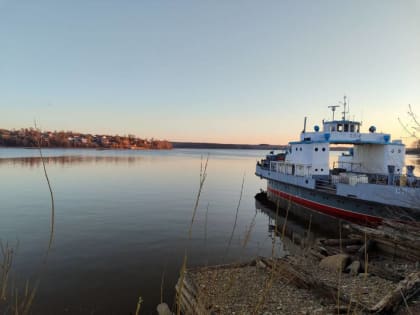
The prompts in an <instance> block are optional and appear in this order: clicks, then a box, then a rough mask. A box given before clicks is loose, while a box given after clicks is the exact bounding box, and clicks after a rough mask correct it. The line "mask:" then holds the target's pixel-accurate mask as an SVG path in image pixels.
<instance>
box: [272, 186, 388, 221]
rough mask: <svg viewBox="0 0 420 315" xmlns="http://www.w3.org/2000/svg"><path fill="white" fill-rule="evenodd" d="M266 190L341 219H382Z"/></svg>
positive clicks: (274, 190) (277, 191) (273, 190)
mask: <svg viewBox="0 0 420 315" xmlns="http://www.w3.org/2000/svg"><path fill="white" fill-rule="evenodd" d="M268 190H269V191H270V192H272V193H273V194H275V195H277V196H279V197H281V198H283V199H285V200H290V201H293V202H294V203H296V204H299V205H302V206H304V207H307V208H309V209H313V210H316V211H319V212H322V213H326V214H329V215H332V216H335V217H340V218H343V219H348V220H352V221H354V220H357V221H364V222H366V221H367V222H371V223H378V222H381V221H382V219H381V218H379V217H374V216H370V215H367V214H362V213H356V212H353V211H349V210H345V209H341V208H335V207H331V206H327V205H324V204H321V203H318V202H315V201H311V200H308V199H304V198H301V197H297V196H294V195H290V194H287V193H285V192H282V191H279V190H276V189H273V188H270V187H268Z"/></svg>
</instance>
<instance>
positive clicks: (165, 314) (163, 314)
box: [156, 303, 172, 315]
mask: <svg viewBox="0 0 420 315" xmlns="http://www.w3.org/2000/svg"><path fill="white" fill-rule="evenodd" d="M156 310H157V312H158V314H159V315H172V312H171V310H170V309H169V306H168V304H166V303H160V304H159V305H158V306H157V307H156Z"/></svg>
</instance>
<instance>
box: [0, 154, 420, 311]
mask: <svg viewBox="0 0 420 315" xmlns="http://www.w3.org/2000/svg"><path fill="white" fill-rule="evenodd" d="M265 153H266V152H265V151H258V150H249V151H248V150H181V149H179V150H171V151H113V150H107V151H97V150H60V149H54V150H43V154H44V155H45V156H46V159H45V160H46V162H47V165H46V166H47V170H48V174H49V177H50V180H51V184H52V186H53V191H54V198H55V206H56V217H55V234H54V243H53V246H52V251H51V253H50V256H49V258H48V263H47V269H46V270H45V271H44V272H43V273H42V275H41V284H40V287H39V290H38V292H37V296H36V299H35V304H34V307H33V314H61V313H65V314H130V312H134V310H135V307H136V303H137V300H138V297H139V296H142V298H143V300H144V303H143V306H142V310H143V312H142V313H143V314H152V313H153V312H154V309H155V307H156V305H157V304H158V303H159V301H160V286H161V281H162V277H163V279H164V286H163V287H164V292H163V298H164V300H165V301H167V302H168V304H170V305H171V304H172V303H173V296H174V285H175V282H176V280H177V277H178V275H179V269H180V266H181V263H182V259H183V255H184V253H185V250H186V249H187V253H188V266H198V265H205V264H218V263H226V262H232V261H235V262H237V261H241V260H247V259H250V258H253V257H255V256H256V255H270V253H271V246H272V241H271V235H272V233H270V229H271V230H272V220H271V219H270V218H269V216H268V215H267V214H266V211H260V210H258V209H257V207H256V203H255V200H254V195H255V194H256V193H257V192H259V191H260V189H265V187H266V184H265V181H263V180H260V179H259V178H257V177H256V176H255V175H254V170H255V162H256V160H257V159H259V158H261V157H262V156H263V155H264V154H265ZM207 154H209V164H208V170H207V173H208V175H207V179H206V182H205V184H204V188H203V192H202V195H201V198H200V204H199V207H198V212H197V215H196V217H195V222H194V225H193V231H192V232H193V233H192V238H191V240H189V241H188V240H187V236H188V227H189V224H190V221H191V215H192V210H193V206H194V202H195V198H196V194H197V191H198V186H199V174H200V165H201V163H202V157H204V158H205V157H206V156H207ZM407 162H408V163H409V164H414V165H416V166H417V168H420V157H419V156H407ZM0 174H1V176H2V181H1V182H2V184H1V189H0V200H1V206H0V218H1V220H0V239H1V240H2V241H3V242H6V241H8V242H9V243H10V244H13V245H15V244H16V242H17V241H18V242H19V246H18V250H17V255H16V258H15V262H14V274H13V277H14V279H16V283H17V286H18V287H19V286H20V287H21V288H22V287H23V283H24V282H25V281H26V280H30V281H31V282H34V281H35V280H36V279H37V278H38V275H39V270H40V268H41V263H42V259H43V257H44V253H45V250H46V248H47V245H48V239H49V231H50V214H51V210H50V199H49V191H48V187H47V184H46V181H45V178H44V175H43V169H42V164H41V160H40V159H39V152H38V151H37V150H28V149H4V148H3V149H0ZM243 178H245V181H244V188H243V195H242V199H241V203H240V207H239V212H238V219H237V225H236V229H235V232H234V235H233V240H232V242H231V245H230V247H229V248H227V247H228V243H229V239H230V236H231V234H232V229H233V226H234V222H235V214H236V209H237V206H238V201H239V198H240V192H241V184H242V179H243ZM258 208H260V207H258ZM207 209H208V210H207ZM206 212H207V216H206ZM206 217H207V219H206ZM270 224H271V225H270ZM300 229H301V230H304V229H305V227H301V228H300ZM249 230H250V231H251V237H250V240H249V242H248V243H247V244H246V246H243V240H244V238H245V234H246V233H247V231H249ZM277 244H279V245H278V253H279V255H280V254H281V253H282V249H281V244H280V242H278V243H277Z"/></svg>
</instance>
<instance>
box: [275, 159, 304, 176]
mask: <svg viewBox="0 0 420 315" xmlns="http://www.w3.org/2000/svg"><path fill="white" fill-rule="evenodd" d="M311 168H312V165H311V164H297V163H288V162H284V161H271V162H270V171H271V172H276V173H280V174H286V175H294V176H302V177H305V176H311Z"/></svg>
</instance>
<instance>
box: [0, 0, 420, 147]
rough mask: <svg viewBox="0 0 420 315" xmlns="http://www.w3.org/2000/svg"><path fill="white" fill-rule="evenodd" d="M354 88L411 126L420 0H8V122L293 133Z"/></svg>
mask: <svg viewBox="0 0 420 315" xmlns="http://www.w3.org/2000/svg"><path fill="white" fill-rule="evenodd" d="M344 95H347V97H348V100H349V106H350V117H351V118H355V119H358V120H362V121H363V128H362V130H365V131H366V130H367V129H368V128H369V126H371V125H375V126H376V128H377V130H378V131H384V132H391V133H392V134H393V138H394V139H395V138H401V137H405V136H406V134H405V132H404V131H403V128H402V127H401V126H400V124H399V122H398V117H400V119H402V120H403V121H407V122H408V116H407V114H406V113H407V110H408V104H411V105H412V107H413V109H414V110H415V111H416V112H417V113H419V114H420V0H404V1H400V0H395V1H394V0H393V1H391V0H369V1H366V0H353V1H344V0H329V1H326V0H317V1H313V0H308V1H304V0H293V1H282V0H274V1H266V0H261V1H246V0H243V1H235V0H223V1H222V0H208V1H200V0H191V1H182V0H168V1H160V0H153V1H134V0H133V1H128V0H119V1H116V0H115V1H114V0H72V1H60V0H52V1H47V0H37V1H33V0H30V1H21V0H0V128H6V129H12V128H15V129H20V128H22V127H32V126H33V125H34V120H36V122H37V126H38V127H40V128H41V129H43V130H73V131H79V132H86V133H106V134H120V135H125V134H134V135H137V136H139V137H142V138H151V137H154V138H158V139H167V140H172V141H194V142H221V143H251V144H258V143H271V144H285V143H287V142H288V141H292V140H296V139H298V137H299V133H300V131H301V130H302V128H303V120H304V117H305V116H307V117H308V126H310V128H312V126H313V125H315V124H318V125H319V124H321V121H322V119H330V118H331V112H330V110H329V108H328V106H330V105H336V104H339V102H340V101H342V98H343V96H344ZM341 109H342V108H341ZM339 110H340V109H338V110H337V111H339ZM336 115H337V114H336ZM336 117H337V116H336Z"/></svg>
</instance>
